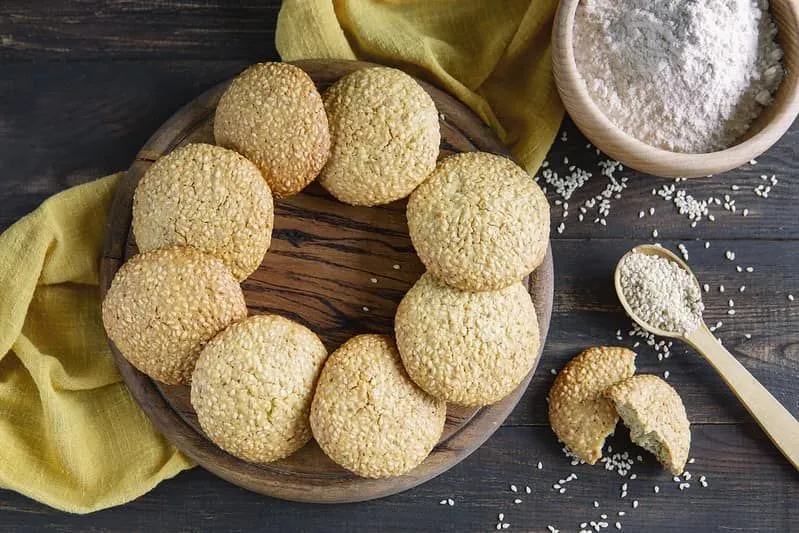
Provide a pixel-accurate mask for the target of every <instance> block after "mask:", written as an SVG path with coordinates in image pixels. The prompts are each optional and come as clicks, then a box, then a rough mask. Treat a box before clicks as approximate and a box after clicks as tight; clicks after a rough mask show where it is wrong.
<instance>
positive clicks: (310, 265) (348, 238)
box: [100, 60, 554, 503]
mask: <svg viewBox="0 0 799 533" xmlns="http://www.w3.org/2000/svg"><path fill="white" fill-rule="evenodd" d="M295 64H296V65H297V66H299V67H301V68H302V69H304V70H305V71H306V72H307V73H308V74H309V75H310V76H311V78H312V79H313V80H314V82H316V84H317V87H318V88H319V89H320V90H323V89H325V88H326V87H327V86H328V85H330V84H331V83H332V82H334V81H335V80H337V79H338V78H340V77H341V76H343V75H345V74H347V73H349V72H352V71H354V70H356V69H359V68H363V67H366V66H374V65H373V64H371V63H364V62H358V61H332V60H308V61H298V62H296V63H295ZM228 83H229V82H225V83H221V84H219V85H217V86H216V87H213V88H211V89H209V90H208V91H206V92H205V93H203V94H202V95H200V96H199V97H198V98H196V99H195V100H193V101H191V102H189V103H188V104H186V106H184V107H183V108H182V109H180V110H179V111H178V112H177V113H175V115H173V116H172V118H170V119H169V120H167V121H166V122H165V123H164V124H163V125H162V126H161V128H159V129H158V131H157V132H155V133H154V134H153V136H152V137H151V138H150V140H149V141H147V144H145V145H144V147H143V148H142V149H141V150H140V151H139V153H138V155H137V156H136V159H135V161H134V162H133V164H132V165H131V167H130V168H129V169H128V171H127V172H126V174H125V176H124V177H123V178H122V180H121V182H120V184H119V187H118V189H117V192H116V194H115V196H114V202H113V204H112V206H111V213H110V214H109V217H108V224H107V228H106V238H105V243H104V246H103V257H102V262H101V269H100V287H101V291H102V294H103V296H105V293H106V291H107V290H108V287H109V285H110V284H111V279H112V278H113V277H114V274H115V273H116V271H117V270H118V269H119V267H120V266H122V264H123V263H124V261H125V260H126V259H127V258H129V257H131V256H132V255H134V254H136V252H137V249H136V243H135V242H134V239H133V235H132V233H131V231H130V221H131V216H132V215H131V205H132V201H133V191H134V190H135V188H136V185H137V184H138V182H139V179H140V178H141V176H142V175H143V174H144V172H145V171H146V170H147V169H148V168H149V167H150V165H152V163H153V162H154V161H155V160H156V159H158V158H159V157H161V156H162V155H164V154H166V153H168V152H170V151H171V150H173V149H174V148H176V147H178V146H181V145H183V144H186V143H190V142H211V143H212V142H213V133H212V131H213V129H212V121H213V116H214V111H215V109H216V104H217V102H218V101H219V97H220V96H221V95H222V93H223V92H224V90H225V89H226V88H227V85H228ZM420 83H421V84H422V86H423V87H424V88H425V90H427V92H428V93H429V94H430V95H431V96H432V97H433V100H434V101H435V103H436V107H437V108H438V111H439V113H440V126H441V155H440V157H444V156H446V155H449V154H452V153H455V152H467V151H473V150H482V151H488V152H495V153H498V154H502V155H505V156H509V154H508V152H507V150H506V149H505V148H504V147H503V146H502V144H501V143H500V141H499V139H497V137H496V136H495V135H494V134H493V133H492V132H491V130H490V129H488V127H486V126H485V125H484V124H483V122H482V121H481V120H480V119H479V118H478V117H477V116H475V115H474V114H473V113H472V112H471V111H470V110H469V109H468V108H467V107H466V106H464V105H463V104H461V103H460V102H458V101H457V100H456V99H455V98H453V97H452V96H450V95H448V94H447V93H445V92H443V91H441V90H440V89H437V88H435V87H433V86H431V85H429V84H427V83H424V82H420ZM405 206H406V202H405V201H404V200H403V201H398V202H393V203H391V204H388V205H384V206H378V207H373V208H369V207H354V206H349V205H345V204H342V203H340V202H338V201H336V200H335V199H333V198H332V197H331V196H330V195H329V194H327V193H326V192H325V191H324V190H323V189H322V188H321V187H320V186H319V184H318V183H313V184H311V185H310V186H309V187H307V188H306V189H305V190H303V191H302V192H301V193H300V194H297V195H295V196H292V197H290V198H285V199H280V200H276V201H275V228H274V231H273V233H272V245H271V247H270V248H269V252H268V253H267V254H266V257H265V258H264V261H263V263H262V264H261V266H260V267H259V268H258V270H257V271H256V272H255V273H254V274H253V275H252V276H250V277H249V278H248V279H247V280H245V281H244V282H243V283H242V289H243V290H244V297H245V300H246V302H247V307H248V308H249V311H250V312H251V313H253V314H255V313H279V314H281V315H283V316H286V317H289V318H291V319H293V320H297V321H299V322H301V323H302V324H304V325H306V326H308V327H309V328H310V329H312V330H313V331H315V332H316V333H317V334H318V335H319V336H320V338H321V339H322V341H323V342H324V344H325V346H326V347H327V349H328V350H330V351H332V350H333V349H335V348H337V347H338V346H339V345H340V344H341V343H343V342H344V341H345V340H346V339H347V338H349V337H351V336H353V335H355V334H357V333H387V334H393V331H394V313H395V311H396V307H397V304H398V303H399V301H400V300H401V299H402V296H403V295H404V294H405V292H406V291H407V290H408V289H409V288H410V287H411V285H413V283H414V282H415V281H416V280H417V279H418V278H419V276H420V275H421V274H422V272H424V267H423V265H422V264H421V262H420V261H419V258H418V257H417V256H416V254H415V253H414V250H413V246H412V244H411V241H410V237H409V236H408V227H407V223H406V220H405ZM525 283H526V285H527V288H528V290H529V292H530V294H531V296H532V298H533V303H534V304H535V309H536V313H537V314H538V321H539V325H540V329H541V346H542V349H543V345H544V342H545V340H546V334H547V331H548V329H549V320H550V316H551V313H552V296H553V287H554V273H553V266H552V250H551V248H550V249H549V250H548V252H547V257H546V259H545V260H544V264H542V265H541V266H540V267H539V268H538V269H537V270H536V271H535V272H534V273H533V274H531V275H530V276H528V277H527V278H526V279H525ZM111 349H112V351H113V353H114V357H115V359H116V363H117V367H118V368H119V371H120V374H121V375H122V378H123V379H124V380H125V383H126V384H127V385H128V388H129V389H130V391H131V394H132V395H133V397H134V398H135V399H136V401H137V402H138V403H139V405H141V407H142V409H143V410H144V412H145V413H146V414H147V416H148V417H149V418H150V420H152V422H153V424H154V425H155V426H156V427H157V428H158V430H159V431H161V433H163V434H164V436H165V437H166V438H167V439H168V440H169V441H170V442H171V443H172V444H173V445H175V446H176V447H177V448H178V449H180V450H181V451H182V452H184V453H185V454H186V455H188V456H189V457H191V458H192V459H194V460H195V461H197V463H199V464H200V465H201V466H203V467H204V468H206V469H207V470H209V471H211V472H213V473H215V474H216V475H218V476H220V477H221V478H223V479H226V480H228V481H230V482H232V483H235V484H236V485H239V486H241V487H244V488H247V489H250V490H252V491H255V492H259V493H261V494H266V495H269V496H274V497H277V498H283V499H287V500H295V501H306V502H317V503H340V502H354V501H362V500H369V499H373V498H380V497H383V496H388V495H391V494H396V493H397V492H401V491H403V490H407V489H409V488H411V487H414V486H416V485H418V484H420V483H424V482H425V481H427V480H429V479H431V478H433V477H435V476H437V475H439V474H441V473H442V472H445V471H447V470H448V469H450V468H452V467H453V466H454V465H456V464H458V463H459V462H460V461H462V460H463V459H464V458H466V457H467V456H468V455H469V454H470V453H472V452H473V451H474V450H476V449H477V448H478V447H479V446H480V445H481V444H483V442H485V441H486V439H488V437H490V436H491V434H492V433H493V432H494V431H496V430H497V429H498V428H499V426H500V425H501V424H502V422H503V421H504V420H505V418H506V417H507V416H508V415H509V414H510V412H511V411H512V410H513V408H514V407H515V406H516V404H517V403H518V402H519V400H520V399H521V397H522V395H523V394H524V391H525V390H526V389H527V385H528V384H529V383H530V379H531V377H532V375H533V372H534V371H535V368H533V369H532V370H531V371H530V373H529V374H528V375H527V376H526V377H525V378H524V379H523V380H522V383H521V384H520V385H519V387H518V388H517V389H516V390H514V391H513V392H512V393H511V394H510V395H508V396H507V397H505V398H504V399H502V400H501V401H499V402H497V403H495V404H493V405H488V406H485V407H482V408H466V407H457V406H453V405H450V406H448V408H447V420H446V424H445V427H444V432H443V434H442V436H441V440H440V441H439V443H438V445H437V446H436V447H435V448H434V449H433V451H432V452H431V454H430V455H429V456H428V457H427V459H425V460H424V462H422V464H421V465H419V466H418V467H416V468H415V469H413V470H412V471H410V472H408V473H407V474H405V475H402V476H398V477H393V478H388V479H365V478H361V477H358V476H356V475H354V474H352V473H351V472H348V471H346V470H344V469H343V468H341V467H339V466H337V465H335V464H334V463H333V462H332V461H331V460H330V459H328V458H327V456H325V454H324V453H323V452H322V450H321V449H320V448H319V446H318V445H317V444H316V443H315V442H314V441H311V442H310V443H308V445H307V446H305V447H304V448H302V449H301V450H299V451H298V452H297V453H295V454H293V455H291V456H289V457H287V458H286V459H283V460H281V461H276V462H274V463H270V464H263V465H259V464H252V463H247V462H245V461H242V460H240V459H237V458H236V457H233V456H232V455H230V454H228V453H226V452H225V451H224V450H222V449H220V448H219V447H217V446H216V445H215V444H214V443H212V442H211V441H210V440H209V439H208V438H207V437H206V436H205V434H204V433H203V431H202V428H201V427H200V425H199V423H198V421H197V415H196V413H195V412H194V409H193V408H192V406H191V402H190V401H189V388H188V387H184V386H174V385H165V384H163V383H159V382H157V381H155V380H153V379H150V378H149V377H147V376H146V375H144V374H142V373H141V372H139V371H138V370H136V369H135V368H134V367H133V366H132V365H131V364H130V363H128V362H127V360H125V358H124V357H122V355H121V354H120V353H119V351H118V350H117V349H116V347H115V346H114V345H113V343H111ZM539 355H540V353H539Z"/></svg>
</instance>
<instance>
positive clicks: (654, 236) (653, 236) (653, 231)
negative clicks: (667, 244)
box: [652, 229, 658, 239]
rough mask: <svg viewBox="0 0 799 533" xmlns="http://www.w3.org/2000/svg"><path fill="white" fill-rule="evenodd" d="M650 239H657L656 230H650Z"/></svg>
mask: <svg viewBox="0 0 799 533" xmlns="http://www.w3.org/2000/svg"><path fill="white" fill-rule="evenodd" d="M652 238H653V239H657V238H658V230H656V229H653V230H652Z"/></svg>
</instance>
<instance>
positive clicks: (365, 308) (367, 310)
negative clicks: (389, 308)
mask: <svg viewBox="0 0 799 533" xmlns="http://www.w3.org/2000/svg"><path fill="white" fill-rule="evenodd" d="M361 309H363V311H364V312H365V313H368V312H369V308H368V307H366V306H365V305H364V306H363V307H362V308H361Z"/></svg>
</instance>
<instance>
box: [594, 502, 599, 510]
mask: <svg viewBox="0 0 799 533" xmlns="http://www.w3.org/2000/svg"><path fill="white" fill-rule="evenodd" d="M594 508H599V502H598V501H596V500H594Z"/></svg>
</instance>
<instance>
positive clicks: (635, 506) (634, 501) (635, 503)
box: [633, 500, 638, 509]
mask: <svg viewBox="0 0 799 533" xmlns="http://www.w3.org/2000/svg"><path fill="white" fill-rule="evenodd" d="M633 509H638V500H633Z"/></svg>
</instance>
